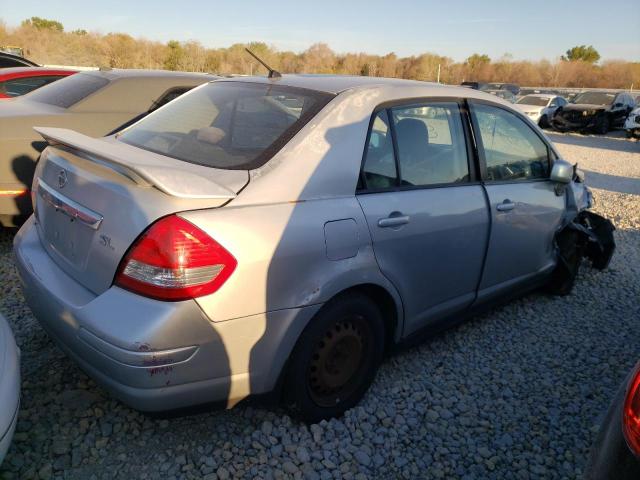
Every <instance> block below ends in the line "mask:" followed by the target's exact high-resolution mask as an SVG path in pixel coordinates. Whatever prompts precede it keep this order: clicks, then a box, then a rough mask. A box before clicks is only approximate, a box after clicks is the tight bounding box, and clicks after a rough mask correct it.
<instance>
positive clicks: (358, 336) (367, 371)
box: [285, 293, 384, 422]
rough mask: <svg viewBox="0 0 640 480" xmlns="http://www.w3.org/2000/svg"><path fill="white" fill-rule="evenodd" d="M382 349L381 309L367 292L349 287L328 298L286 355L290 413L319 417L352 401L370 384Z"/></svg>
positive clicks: (312, 419)
mask: <svg viewBox="0 0 640 480" xmlns="http://www.w3.org/2000/svg"><path fill="white" fill-rule="evenodd" d="M383 350H384V326H383V319H382V315H381V313H380V310H379V309H378V307H377V306H376V305H375V303H373V302H372V301H371V300H370V299H369V298H368V297H367V296H365V295H362V294H360V293H350V294H347V295H344V296H340V297H337V298H335V299H334V300H332V301H330V302H329V303H327V304H326V305H325V306H324V307H323V308H322V309H321V310H320V312H319V313H318V314H317V315H316V316H315V317H314V318H313V319H312V320H311V322H310V323H309V325H308V326H307V328H306V329H305V330H304V332H303V333H302V335H301V336H300V339H299V340H298V343H297V344H296V346H295V348H294V351H293V353H292V355H291V358H290V359H289V366H288V370H287V377H286V386H285V389H286V390H285V392H286V396H287V399H288V401H289V403H290V404H291V407H292V409H293V413H294V415H297V416H300V417H301V418H302V419H304V420H306V421H308V422H319V421H320V420H322V419H328V418H331V417H335V416H339V415H341V414H342V413H344V411H345V410H347V409H349V408H351V407H353V406H355V405H356V404H357V403H358V402H359V401H360V399H361V398H362V397H363V395H364V394H365V392H366V391H367V389H368V388H369V386H370V385H371V382H372V381H373V379H374V377H375V373H376V370H377V369H378V365H379V364H380V362H381V360H382V354H383Z"/></svg>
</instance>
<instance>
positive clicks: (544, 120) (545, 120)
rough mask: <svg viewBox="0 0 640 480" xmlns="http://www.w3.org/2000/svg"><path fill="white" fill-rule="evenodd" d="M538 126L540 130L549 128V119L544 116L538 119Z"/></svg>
mask: <svg viewBox="0 0 640 480" xmlns="http://www.w3.org/2000/svg"><path fill="white" fill-rule="evenodd" d="M538 125H539V126H540V128H549V126H550V125H549V117H547V116H546V115H543V116H542V117H540V120H539V121H538Z"/></svg>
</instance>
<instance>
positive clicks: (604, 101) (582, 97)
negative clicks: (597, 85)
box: [571, 92, 616, 105]
mask: <svg viewBox="0 0 640 480" xmlns="http://www.w3.org/2000/svg"><path fill="white" fill-rule="evenodd" d="M614 98H616V94H615V93H606V92H583V93H579V94H578V95H576V96H575V97H574V99H573V100H572V101H571V103H583V104H587V105H611V104H612V103H613V99H614Z"/></svg>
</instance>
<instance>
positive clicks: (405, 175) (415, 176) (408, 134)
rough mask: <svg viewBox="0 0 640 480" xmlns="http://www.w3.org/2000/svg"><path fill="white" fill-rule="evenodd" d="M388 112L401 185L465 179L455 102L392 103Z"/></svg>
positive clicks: (464, 148)
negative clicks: (415, 104)
mask: <svg viewBox="0 0 640 480" xmlns="http://www.w3.org/2000/svg"><path fill="white" fill-rule="evenodd" d="M391 116H392V121H393V127H394V130H395V136H396V143H397V148H398V152H397V153H398V164H399V167H400V176H401V184H402V185H410V186H426V185H438V184H443V183H460V182H467V181H468V180H469V162H468V159H467V146H466V142H465V136H464V131H463V128H462V119H461V116H460V111H459V108H458V104H457V103H454V102H447V103H433V104H424V105H419V106H411V107H396V108H393V109H392V110H391Z"/></svg>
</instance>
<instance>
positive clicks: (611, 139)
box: [545, 131, 640, 153]
mask: <svg viewBox="0 0 640 480" xmlns="http://www.w3.org/2000/svg"><path fill="white" fill-rule="evenodd" d="M545 133H546V134H547V136H548V137H549V139H551V141H552V142H554V143H560V144H563V145H575V146H578V147H586V148H598V149H605V150H614V151H617V152H628V153H640V142H637V141H634V140H629V139H626V138H624V133H622V135H620V133H618V132H611V133H610V134H609V135H578V134H561V133H557V132H550V131H546V132H545Z"/></svg>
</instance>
